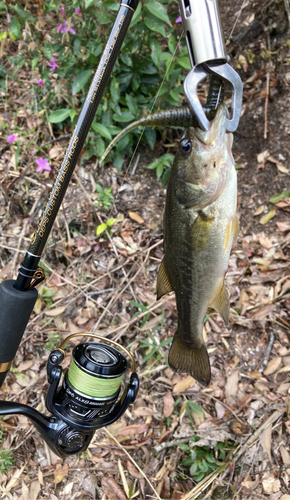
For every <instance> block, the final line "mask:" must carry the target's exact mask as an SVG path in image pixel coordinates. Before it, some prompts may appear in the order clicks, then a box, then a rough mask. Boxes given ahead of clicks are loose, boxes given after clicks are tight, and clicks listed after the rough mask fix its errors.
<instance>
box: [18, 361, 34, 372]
mask: <svg viewBox="0 0 290 500" xmlns="http://www.w3.org/2000/svg"><path fill="white" fill-rule="evenodd" d="M33 365H34V360H33V359H30V360H27V361H22V363H20V364H19V365H18V366H17V370H18V371H19V372H20V373H22V372H25V371H26V370H28V369H29V368H31V367H32V366H33Z"/></svg>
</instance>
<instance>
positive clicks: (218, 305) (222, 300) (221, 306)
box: [210, 282, 230, 326]
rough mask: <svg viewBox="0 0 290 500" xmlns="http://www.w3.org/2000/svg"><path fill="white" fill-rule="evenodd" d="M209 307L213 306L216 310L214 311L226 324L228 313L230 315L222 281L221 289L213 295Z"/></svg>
mask: <svg viewBox="0 0 290 500" xmlns="http://www.w3.org/2000/svg"><path fill="white" fill-rule="evenodd" d="M210 307H213V308H214V309H215V310H216V312H217V313H218V314H220V315H221V317H222V318H223V320H224V322H225V325H226V326H228V325H229V315H230V300H229V294H228V292H227V289H226V285H225V282H223V286H222V288H221V290H220V291H219V293H218V295H217V296H216V297H215V299H214V301H213V302H212V303H211V305H210Z"/></svg>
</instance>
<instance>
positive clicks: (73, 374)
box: [68, 359, 123, 398]
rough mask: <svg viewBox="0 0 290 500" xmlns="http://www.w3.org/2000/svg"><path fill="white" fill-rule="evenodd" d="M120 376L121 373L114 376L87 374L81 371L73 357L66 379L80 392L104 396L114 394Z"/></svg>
mask: <svg viewBox="0 0 290 500" xmlns="http://www.w3.org/2000/svg"><path fill="white" fill-rule="evenodd" d="M122 378H123V374H122V375H121V376H119V377H115V378H100V377H95V376H93V375H89V374H88V373H85V372H83V371H82V370H81V369H80V368H79V367H78V366H77V365H76V363H75V362H74V360H73V359H72V360H71V364H70V367H69V370H68V380H69V382H70V383H71V385H72V386H73V387H74V388H75V389H76V390H77V391H79V392H81V393H82V394H86V395H87V396H92V397H94V398H106V397H108V396H112V395H113V394H115V392H117V390H118V389H119V387H120V385H121V382H122Z"/></svg>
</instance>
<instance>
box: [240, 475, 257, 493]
mask: <svg viewBox="0 0 290 500" xmlns="http://www.w3.org/2000/svg"><path fill="white" fill-rule="evenodd" d="M259 484H260V479H259V476H258V475H257V476H256V479H255V481H252V479H251V476H247V478H246V479H245V481H243V482H242V486H245V488H248V490H255V489H256V488H257V486H259Z"/></svg>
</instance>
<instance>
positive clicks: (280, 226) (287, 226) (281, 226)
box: [276, 222, 290, 232]
mask: <svg viewBox="0 0 290 500" xmlns="http://www.w3.org/2000/svg"><path fill="white" fill-rule="evenodd" d="M276 224H277V227H278V229H279V231H282V232H286V231H290V224H288V222H276Z"/></svg>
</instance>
